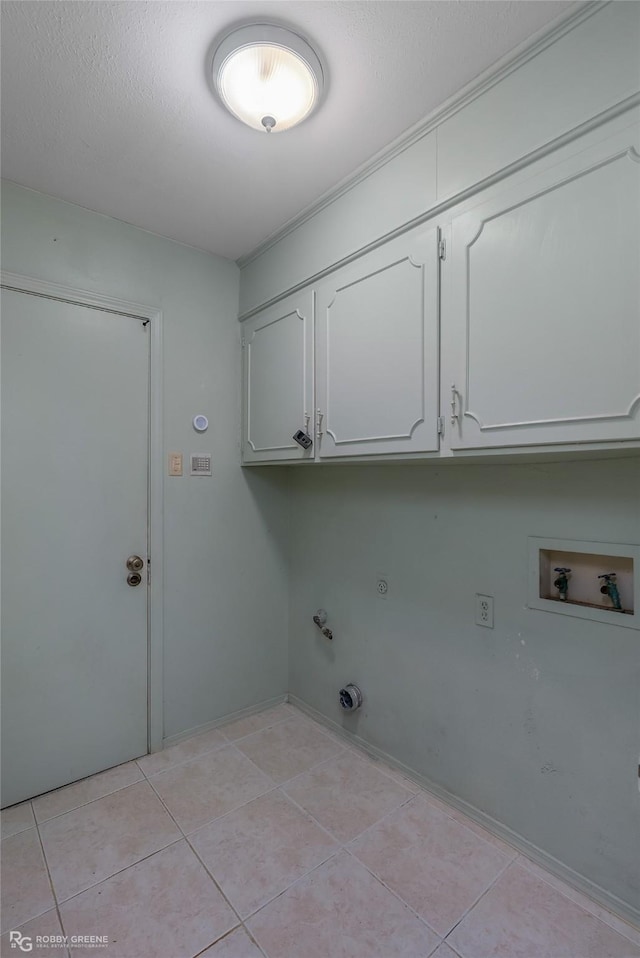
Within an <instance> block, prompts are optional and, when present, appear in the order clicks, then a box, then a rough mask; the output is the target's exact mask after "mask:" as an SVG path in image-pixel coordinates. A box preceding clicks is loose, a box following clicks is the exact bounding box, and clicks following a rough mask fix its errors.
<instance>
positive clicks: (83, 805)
mask: <svg viewBox="0 0 640 958" xmlns="http://www.w3.org/2000/svg"><path fill="white" fill-rule="evenodd" d="M134 761H135V760H134ZM124 764H125V765H128V764H129V763H128V762H125V763H124ZM136 764H137V763H136ZM114 768H118V766H117V765H116V766H114ZM109 771H110V770H109ZM96 774H98V775H100V774H101V773H100V772H97V773H96ZM140 774H141V775H142V778H139V779H138V780H137V781H135V782H127V784H126V785H119V786H118V788H114V789H112V790H111V791H109V792H105V793H104V795H99V796H98V798H90V799H88V800H87V801H86V802H80V804H79V805H73V806H72V807H71V808H67V809H66V810H65V811H64V812H58V814H57V815H52V816H51V817H50V818H43V819H42V821H41V822H39V821H38V820H37V819H36V825H38V827H39V826H40V825H46V824H47V823H48V822H53V821H54V820H55V819H56V818H62V816H63V815H68V814H69V812H75V811H77V810H78V809H79V808H86V807H87V805H93V804H94V802H99V801H100V800H101V799H102V798H108V797H109V796H110V795H115V794H116V792H122V791H123V790H124V789H125V788H131V787H132V786H133V785H139V784H140V783H141V782H144V781H146V776H145V775H144V772H143V771H142V770H141V769H140ZM91 777H92V776H91V775H90V776H89V778H91ZM79 781H80V782H84V781H88V779H84V778H81V779H80V780H79ZM76 784H77V783H76V782H72V783H71V785H65V786H64V788H71V787H72V785H76ZM54 791H57V789H54ZM52 794H53V792H44V793H43V795H38V796H37V797H38V798H43V797H44V796H45V795H52ZM34 817H35V811H34Z"/></svg>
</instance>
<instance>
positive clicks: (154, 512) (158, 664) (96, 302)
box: [0, 270, 164, 752]
mask: <svg viewBox="0 0 640 958" xmlns="http://www.w3.org/2000/svg"><path fill="white" fill-rule="evenodd" d="M0 287H2V288H3V289H9V290H14V291H15V292H18V293H27V294H30V295H32V296H40V297H43V298H45V299H54V300H57V301H58V302H63V303H69V304H70V305H75V306H86V307H89V308H90V309H99V310H102V311H104V312H112V313H117V314H119V315H122V316H127V317H130V318H131V319H139V320H146V321H148V323H149V329H150V349H149V427H148V429H149V434H148V450H147V453H148V484H147V523H148V526H147V546H148V550H149V555H150V556H151V557H152V560H153V561H152V564H151V578H150V585H149V587H148V590H147V749H148V751H149V752H157V751H159V750H160V749H162V740H163V734H164V722H163V707H162V706H163V689H164V686H163V655H162V653H163V626H164V608H163V589H162V585H163V581H164V562H163V559H164V541H163V537H164V523H163V514H164V510H163V496H164V483H163V478H164V469H163V442H162V438H163V419H162V369H163V363H162V325H163V323H162V311H161V310H160V309H158V308H157V307H155V306H145V305H142V304H140V303H132V302H129V301H127V300H123V299H116V298H114V297H112V296H106V295H103V294H102V293H95V292H91V291H89V290H85V289H81V288H79V287H76V286H61V285H59V284H58V283H51V282H49V281H48V280H41V279H36V278H35V277H32V276H23V275H21V274H20V273H11V272H7V271H6V270H0Z"/></svg>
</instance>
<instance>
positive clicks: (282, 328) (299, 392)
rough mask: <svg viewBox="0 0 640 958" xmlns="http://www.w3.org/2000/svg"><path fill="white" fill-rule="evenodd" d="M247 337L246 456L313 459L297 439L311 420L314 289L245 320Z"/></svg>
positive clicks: (250, 459)
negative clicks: (295, 438) (296, 435)
mask: <svg viewBox="0 0 640 958" xmlns="http://www.w3.org/2000/svg"><path fill="white" fill-rule="evenodd" d="M242 339H243V350H242V352H243V400H244V401H243V443H242V447H243V461H244V462H270V461H273V462H276V461H282V460H296V459H313V447H311V449H308V450H305V449H302V448H301V446H299V445H298V444H297V443H296V442H294V440H293V434H294V433H295V432H297V431H298V430H299V429H302V430H303V431H305V429H306V426H307V424H309V428H310V429H311V428H312V425H311V424H312V423H313V292H312V291H311V290H306V291H303V292H302V293H299V294H297V295H296V296H291V297H289V298H288V299H286V300H283V301H282V302H281V303H277V304H276V305H275V306H271V307H269V308H267V309H265V310H263V311H262V312H260V313H258V314H257V315H256V316H254V317H253V318H252V319H249V320H247V321H246V322H245V323H244V324H243V327H242Z"/></svg>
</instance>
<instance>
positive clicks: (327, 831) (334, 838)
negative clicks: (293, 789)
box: [280, 785, 345, 851]
mask: <svg viewBox="0 0 640 958" xmlns="http://www.w3.org/2000/svg"><path fill="white" fill-rule="evenodd" d="M280 790H281V791H282V794H283V795H284V797H285V798H286V799H287V801H288V802H291V804H292V805H293V806H294V807H295V808H297V809H298V811H300V812H302V814H303V815H304V816H305V817H306V818H308V819H309V820H310V821H311V822H313V824H314V825H316V826H317V828H319V829H321V831H323V832H324V833H325V835H328V837H329V838H330V839H331V841H332V842H337V844H338V848H344V847H345V845H344V842H343V841H342V840H341V839H340V838H338V836H337V835H334V834H333V832H332V831H331V830H330V829H329V828H327V826H326V825H322V824H321V822H319V821H318V819H317V818H316V817H315V816H314V815H312V814H311V812H309V811H308V810H307V809H306V808H305V807H304V805H301V804H300V803H299V802H296V800H295V798H292V797H291V795H289V794H287V792H285V791H284V788H283V786H282V785H281V786H280ZM337 850H338V849H336V851H337Z"/></svg>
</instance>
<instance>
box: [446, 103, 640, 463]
mask: <svg viewBox="0 0 640 958" xmlns="http://www.w3.org/2000/svg"><path fill="white" fill-rule="evenodd" d="M632 116H633V115H627V117H626V119H621V121H616V122H615V123H614V124H611V125H610V126H609V129H610V131H611V133H610V135H607V134H606V131H605V130H604V128H603V130H601V131H600V132H599V134H598V133H596V134H591V135H589V136H588V137H585V138H584V139H583V142H582V143H581V142H580V141H578V142H576V143H574V144H572V149H571V150H570V151H567V150H566V149H565V150H564V151H563V152H562V153H560V154H559V155H558V157H557V161H556V162H555V163H554V164H553V165H551V164H550V161H549V158H547V160H546V162H545V163H544V164H542V163H540V164H538V168H541V167H542V166H544V167H545V168H544V169H541V172H539V173H536V167H535V166H534V167H532V168H531V169H530V170H529V174H530V175H528V176H526V175H525V176H523V175H517V176H514V177H513V185H512V186H509V184H508V181H507V182H506V183H504V184H502V188H501V189H500V191H499V192H498V191H497V190H496V189H495V188H494V189H493V190H492V191H491V194H490V198H488V199H487V200H486V201H484V202H483V201H482V200H480V203H479V205H475V206H474V207H473V208H472V209H470V210H469V211H467V212H465V213H464V214H462V215H460V216H457V217H455V218H454V219H453V221H452V223H451V225H450V230H447V231H446V238H447V256H446V260H445V262H444V263H443V264H442V283H443V290H442V297H443V298H442V316H441V322H442V329H443V357H442V384H443V385H442V396H443V402H446V403H447V409H446V411H447V413H449V414H448V415H447V424H446V429H447V434H448V436H447V438H448V442H449V444H450V446H451V448H452V449H454V450H455V449H464V448H479V447H499V446H523V445H531V444H550V443H573V442H600V441H604V442H607V441H613V440H624V439H636V438H638V437H640V153H639V147H638V140H639V128H638V124H637V123H635V124H634V125H633V126H630V125H629V124H630V122H631V118H632ZM636 116H637V115H636ZM613 131H616V132H613ZM598 136H599V139H598ZM603 137H606V138H604V139H603ZM568 152H570V153H572V154H573V155H571V156H569V157H568V158H565V159H563V156H564V157H567V153H568Z"/></svg>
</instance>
